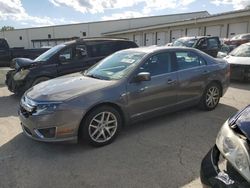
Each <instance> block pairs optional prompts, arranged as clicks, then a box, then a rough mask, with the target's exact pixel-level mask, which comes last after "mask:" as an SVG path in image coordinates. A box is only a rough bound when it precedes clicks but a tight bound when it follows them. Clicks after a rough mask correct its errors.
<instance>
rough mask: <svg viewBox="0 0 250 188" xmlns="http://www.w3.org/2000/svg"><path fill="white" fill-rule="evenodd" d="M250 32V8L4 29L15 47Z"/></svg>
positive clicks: (145, 43) (169, 39)
mask: <svg viewBox="0 0 250 188" xmlns="http://www.w3.org/2000/svg"><path fill="white" fill-rule="evenodd" d="M247 32H249V33H250V10H249V9H243V10H239V11H232V12H226V13H221V14H216V15H210V14H209V13H208V12H207V11H201V12H192V13H183V14H173V15H163V16H152V17H143V18H131V19H122V20H112V21H100V22H89V23H79V24H69V25H58V26H49V27H38V28H27V29H15V30H13V31H5V32H0V38H6V39H7V40H8V42H9V44H10V46H11V47H25V48H39V47H42V46H54V45H56V44H59V43H62V42H64V41H67V40H71V39H72V38H75V37H83V38H84V37H99V36H107V37H122V38H128V39H130V40H133V41H135V42H136V43H137V44H138V45H140V46H149V45H155V44H157V45H164V44H166V43H168V42H173V41H174V40H176V39H177V38H179V37H182V36H198V35H211V36H219V37H222V38H230V37H232V36H234V35H236V34H240V33H247Z"/></svg>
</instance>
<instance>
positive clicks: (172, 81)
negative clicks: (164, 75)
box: [168, 79, 176, 84]
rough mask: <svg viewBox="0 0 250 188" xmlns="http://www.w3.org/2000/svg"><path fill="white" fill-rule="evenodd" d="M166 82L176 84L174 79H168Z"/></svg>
mask: <svg viewBox="0 0 250 188" xmlns="http://www.w3.org/2000/svg"><path fill="white" fill-rule="evenodd" d="M168 84H176V80H172V79H169V80H168Z"/></svg>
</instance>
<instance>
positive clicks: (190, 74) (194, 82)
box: [19, 47, 230, 146]
mask: <svg viewBox="0 0 250 188" xmlns="http://www.w3.org/2000/svg"><path fill="white" fill-rule="evenodd" d="M229 76H230V70H229V65H228V63H227V62H226V61H224V60H219V59H214V58H212V57H211V56H209V55H207V54H205V53H203V52H201V51H199V50H196V49H193V48H182V47H147V48H136V49H128V50H122V51H119V52H116V53H114V54H113V55H110V56H109V57H107V58H105V59H103V60H102V61H101V62H99V63H98V64H96V65H95V66H93V67H92V68H90V69H89V70H88V71H86V72H85V73H84V74H80V73H79V75H78V76H74V77H62V78H56V79H53V80H50V81H46V82H43V83H41V84H38V85H36V86H34V87H33V88H31V89H30V90H28V91H27V92H26V93H25V94H24V95H23V97H22V99H21V103H20V109H19V117H20V120H21V125H22V127H23V131H24V133H25V134H26V135H27V136H28V137H30V138H33V139H36V140H40V141H46V142H55V141H77V139H78V138H79V137H80V138H82V139H83V140H84V141H85V142H87V143H89V144H91V145H93V146H103V145H106V144H109V143H111V142H112V141H113V140H114V139H115V138H116V136H117V135H118V133H119V132H120V130H121V127H122V126H123V125H126V124H128V123H131V122H134V121H138V120H141V119H145V118H149V117H152V116H155V115H159V114H161V113H166V112H172V111H176V110H178V109H181V108H185V107H188V106H193V105H199V106H200V107H201V108H203V109H205V110H213V109H214V108H215V107H216V106H217V105H218V103H219V100H220V97H221V96H223V94H224V93H225V92H226V90H227V88H228V85H229Z"/></svg>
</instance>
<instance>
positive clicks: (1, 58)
mask: <svg viewBox="0 0 250 188" xmlns="http://www.w3.org/2000/svg"><path fill="white" fill-rule="evenodd" d="M48 49H49V48H38V49H24V48H23V47H18V48H10V47H9V44H8V42H7V41H6V40H5V39H3V38H0V67H8V66H9V65H10V62H11V60H12V59H14V58H17V57H24V58H30V59H35V58H36V57H38V56H39V55H40V54H42V53H44V52H45V51H47V50H48Z"/></svg>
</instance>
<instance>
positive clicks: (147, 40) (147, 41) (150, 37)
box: [145, 33, 155, 46]
mask: <svg viewBox="0 0 250 188" xmlns="http://www.w3.org/2000/svg"><path fill="white" fill-rule="evenodd" d="M153 36H154V35H153V33H146V34H145V46H151V45H153V44H155V43H154V39H153Z"/></svg>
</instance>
